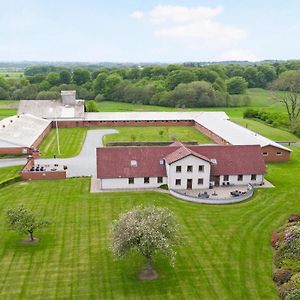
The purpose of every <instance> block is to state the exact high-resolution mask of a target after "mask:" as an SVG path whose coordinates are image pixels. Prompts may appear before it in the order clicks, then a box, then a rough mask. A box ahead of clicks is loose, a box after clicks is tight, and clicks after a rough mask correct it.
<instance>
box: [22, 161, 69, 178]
mask: <svg viewBox="0 0 300 300" xmlns="http://www.w3.org/2000/svg"><path fill="white" fill-rule="evenodd" d="M33 166H34V160H33V159H30V160H29V161H28V162H27V163H26V164H25V166H24V168H23V169H22V170H21V172H20V176H21V177H22V178H23V179H24V180H48V179H65V178H66V175H67V173H66V171H55V172H51V171H49V172H36V171H34V172H30V169H31V168H32V167H33Z"/></svg>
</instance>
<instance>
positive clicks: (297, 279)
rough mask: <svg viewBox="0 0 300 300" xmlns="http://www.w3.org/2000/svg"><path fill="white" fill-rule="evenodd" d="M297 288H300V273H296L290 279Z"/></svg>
mask: <svg viewBox="0 0 300 300" xmlns="http://www.w3.org/2000/svg"><path fill="white" fill-rule="evenodd" d="M290 281H291V282H292V283H293V284H294V285H295V286H296V287H297V288H300V273H296V274H294V275H293V276H292V278H291V280H290Z"/></svg>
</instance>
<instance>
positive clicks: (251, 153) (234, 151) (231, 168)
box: [97, 145, 265, 178]
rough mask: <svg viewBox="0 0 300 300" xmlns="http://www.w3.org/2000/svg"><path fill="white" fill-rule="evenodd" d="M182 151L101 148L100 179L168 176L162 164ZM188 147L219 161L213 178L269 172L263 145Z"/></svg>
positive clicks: (169, 149)
mask: <svg viewBox="0 0 300 300" xmlns="http://www.w3.org/2000/svg"><path fill="white" fill-rule="evenodd" d="M180 148H182V147H174V146H159V147H104V148H98V149H97V178H122V177H123V178H124V177H125V178H128V177H160V176H162V177H164V176H166V168H165V165H161V164H160V161H161V160H162V159H168V161H169V159H170V157H171V158H172V157H173V156H177V157H178V155H177V154H178V152H180V151H178V150H179V149H180ZM185 148H187V150H188V151H190V152H191V153H190V154H192V155H195V156H198V157H200V158H202V157H205V160H207V159H209V160H212V159H215V160H216V161H217V164H212V165H211V175H238V174H243V175H247V174H264V173H265V163H264V160H263V156H262V152H261V148H260V146H259V145H226V146H225V145H204V146H188V147H185ZM185 151H186V150H185ZM175 154H176V155H175ZM179 159H180V158H179ZM202 159H204V158H202ZM131 160H136V161H137V166H136V167H132V166H131ZM170 161H172V160H170Z"/></svg>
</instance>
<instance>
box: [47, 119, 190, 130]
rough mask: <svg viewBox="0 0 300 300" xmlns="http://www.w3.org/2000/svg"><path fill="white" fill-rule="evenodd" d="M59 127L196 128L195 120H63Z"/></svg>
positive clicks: (59, 122) (53, 124)
mask: <svg viewBox="0 0 300 300" xmlns="http://www.w3.org/2000/svg"><path fill="white" fill-rule="evenodd" d="M57 123H58V127H62V128H69V127H118V126H123V127H124V126H129V127H133V126H194V123H195V121H194V120H170V121H168V120H166V121H164V120H162V121H155V120H154V121H150V120H149V121H88V120H81V121H72V120H61V121H59V120H58V121H57ZM55 124H56V122H54V121H53V122H52V127H53V128H55Z"/></svg>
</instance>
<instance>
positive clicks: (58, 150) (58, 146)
mask: <svg viewBox="0 0 300 300" xmlns="http://www.w3.org/2000/svg"><path fill="white" fill-rule="evenodd" d="M56 141H57V152H58V155H60V144H59V134H58V123H57V118H56Z"/></svg>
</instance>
